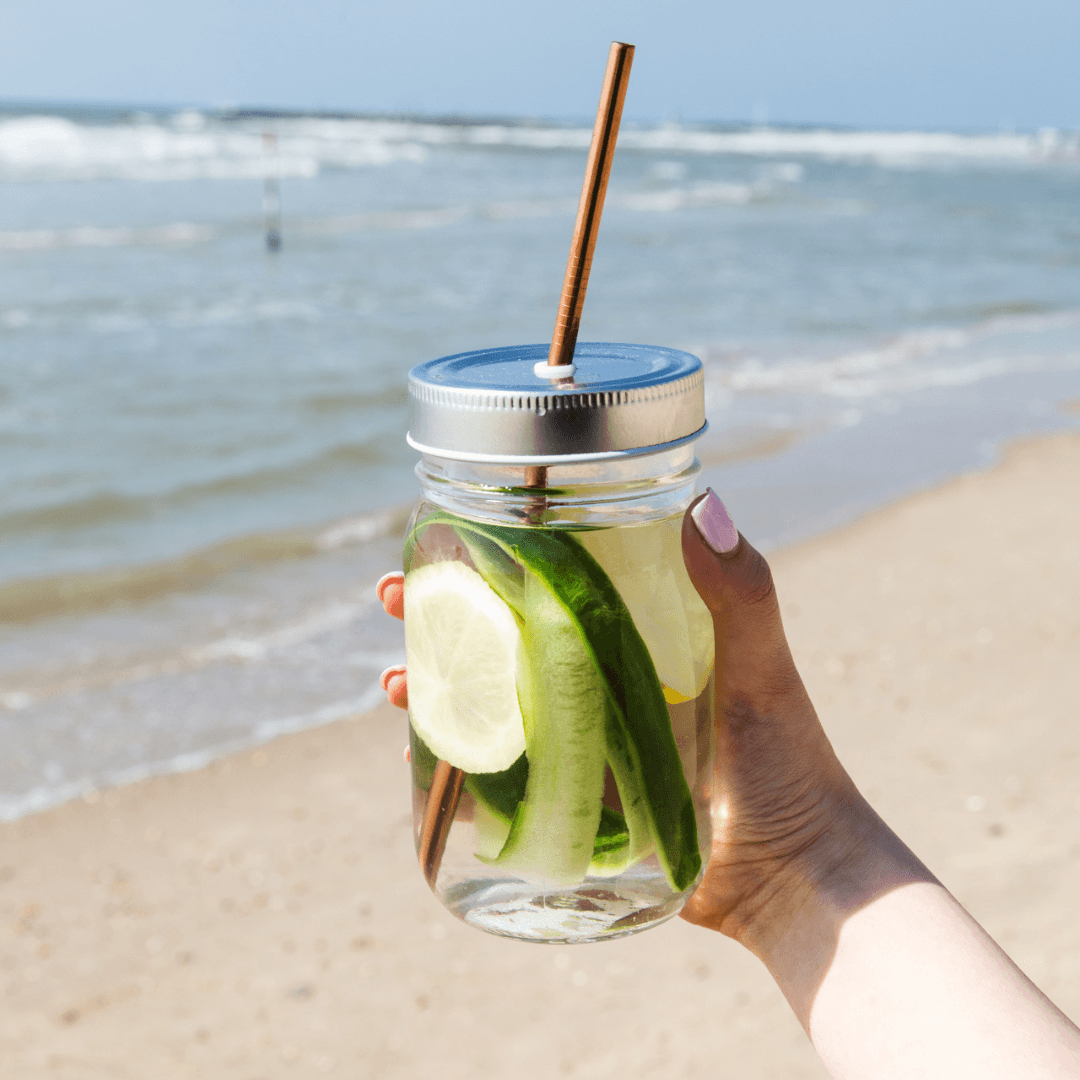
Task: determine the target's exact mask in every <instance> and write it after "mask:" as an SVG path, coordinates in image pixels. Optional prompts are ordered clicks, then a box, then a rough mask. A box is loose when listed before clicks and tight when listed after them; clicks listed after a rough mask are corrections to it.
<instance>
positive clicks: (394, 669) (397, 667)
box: [379, 664, 405, 690]
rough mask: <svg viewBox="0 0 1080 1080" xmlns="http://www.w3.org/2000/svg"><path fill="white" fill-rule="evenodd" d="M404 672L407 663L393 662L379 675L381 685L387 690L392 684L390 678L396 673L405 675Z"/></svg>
mask: <svg viewBox="0 0 1080 1080" xmlns="http://www.w3.org/2000/svg"><path fill="white" fill-rule="evenodd" d="M404 674H405V665H404V664H392V665H391V666H390V667H388V668H387V669H386V670H385V671H384V672H383V673H382V674H381V675H380V676H379V685H380V686H381V687H382V688H383V689H384V690H385V689H386V688H387V686H389V685H390V680H391V679H392V678H393V677H394V676H395V675H404Z"/></svg>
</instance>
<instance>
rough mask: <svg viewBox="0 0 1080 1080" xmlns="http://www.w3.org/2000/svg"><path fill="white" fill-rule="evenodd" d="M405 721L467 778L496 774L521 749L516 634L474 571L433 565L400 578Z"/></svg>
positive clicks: (503, 609)
mask: <svg viewBox="0 0 1080 1080" xmlns="http://www.w3.org/2000/svg"><path fill="white" fill-rule="evenodd" d="M405 652H406V658H407V660H408V665H409V719H410V721H411V722H412V725H413V727H414V728H415V729H416V733H417V734H418V735H419V736H420V737H421V738H422V739H423V740H424V742H426V743H427V745H428V746H429V747H430V748H431V749H432V751H434V753H435V754H436V755H437V756H438V757H440V758H442V759H443V760H444V761H447V762H449V763H450V764H451V765H454V766H455V767H457V768H459V769H462V770H464V771H465V772H468V773H488V772H501V771H502V770H503V769H508V768H509V767H510V766H511V765H513V763H514V762H515V761H516V760H517V759H518V758H519V757H520V756H521V754H522V752H523V751H524V750H525V726H524V723H523V721H522V718H521V707H520V706H519V704H518V696H517V677H518V665H519V663H520V662H521V661H520V658H521V653H522V648H521V632H520V630H519V629H518V625H517V621H516V620H515V619H514V615H513V612H511V610H510V608H509V607H508V606H507V605H506V603H505V602H504V601H503V600H501V599H500V598H499V597H498V595H497V594H496V593H495V591H494V590H493V589H492V588H491V586H489V585H488V584H487V582H486V581H484V579H483V578H482V577H481V576H480V575H479V574H478V573H477V572H476V571H475V570H473V569H472V568H471V567H468V566H465V565H464V563H458V562H437V563H429V564H428V565H427V566H421V567H419V568H417V569H416V570H412V571H410V573H409V574H407V575H406V577H405Z"/></svg>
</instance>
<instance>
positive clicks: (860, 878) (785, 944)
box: [729, 785, 937, 1024]
mask: <svg viewBox="0 0 1080 1080" xmlns="http://www.w3.org/2000/svg"><path fill="white" fill-rule="evenodd" d="M914 882H931V883H935V884H936V883H937V879H936V878H935V877H934V876H933V874H931V873H930V871H929V870H928V869H927V868H926V867H925V866H924V865H923V863H922V862H921V861H920V860H919V859H918V858H917V857H916V856H915V855H914V853H913V852H912V851H911V850H910V849H909V848H908V847H907V845H906V844H904V843H903V841H901V840H900V838H899V837H898V836H897V835H896V834H895V833H894V832H893V831H892V829H890V828H889V827H888V825H886V824H885V822H884V821H883V820H882V819H881V818H880V817H879V816H878V814H877V813H876V812H875V811H874V810H873V808H872V807H871V806H870V805H869V803H867V802H866V800H865V799H864V798H863V797H862V796H861V795H860V794H859V793H858V791H857V790H856V789H855V788H854V786H853V785H852V787H851V790H850V793H848V794H847V795H845V797H844V798H843V799H842V800H838V805H837V807H836V809H835V810H834V811H833V812H831V813H830V814H829V815H827V816H826V818H825V821H823V822H822V824H821V827H820V829H819V830H818V831H817V834H816V835H815V836H814V837H813V839H810V840H808V841H807V843H806V845H805V847H803V848H802V849H801V850H799V851H798V852H797V853H796V854H794V855H793V856H792V857H791V858H789V859H788V860H787V861H786V862H785V864H784V865H783V866H782V867H780V868H778V869H777V871H776V873H775V874H774V875H773V877H772V879H771V880H770V882H769V885H768V888H767V890H766V889H763V890H761V892H760V895H759V896H758V897H756V898H755V899H756V902H751V903H748V904H747V905H745V907H744V909H743V911H742V913H741V916H740V921H739V923H738V924H737V925H735V926H732V927H731V928H730V929H729V932H730V933H731V936H732V937H734V938H735V939H736V940H737V941H739V942H740V943H741V944H742V945H744V946H745V947H746V948H748V949H749V950H750V951H751V952H752V953H754V955H755V956H757V957H758V958H759V959H760V960H761V961H762V962H763V963H764V964H765V966H766V967H767V968H768V969H769V971H770V973H771V974H772V975H773V977H774V978H775V979H776V981H777V983H778V984H779V986H780V988H781V990H782V991H783V992H784V995H785V996H786V997H787V998H788V1000H789V1002H790V1003H791V1005H792V1007H793V1008H794V1009H795V1012H796V1014H797V1015H798V1016H799V1018H800V1020H801V1021H802V1022H803V1023H804V1024H806V1022H807V1020H808V1016H809V1009H810V1005H811V1004H812V1002H813V997H814V993H815V992H816V989H817V987H818V985H820V982H821V979H822V978H823V977H824V973H825V972H826V971H827V970H828V967H829V964H830V963H831V961H832V957H833V955H834V953H835V950H836V942H837V939H838V937H839V933H840V929H841V927H842V926H843V924H844V922H845V921H846V919H847V918H848V917H850V916H851V915H852V914H853V913H854V912H856V911H858V910H860V909H861V908H863V907H865V906H866V905H867V904H869V903H871V902H872V901H873V900H874V899H876V898H877V897H879V896H881V895H883V894H885V893H887V892H891V891H892V890H893V889H896V888H899V887H901V886H902V885H907V884H911V883H914Z"/></svg>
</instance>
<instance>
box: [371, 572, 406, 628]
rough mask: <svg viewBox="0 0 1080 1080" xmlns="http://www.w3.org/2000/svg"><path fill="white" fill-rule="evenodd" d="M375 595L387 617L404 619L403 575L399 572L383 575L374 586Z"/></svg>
mask: <svg viewBox="0 0 1080 1080" xmlns="http://www.w3.org/2000/svg"><path fill="white" fill-rule="evenodd" d="M375 595H376V596H377V597H378V598H379V602H380V603H381V604H382V606H383V609H384V610H385V612H386V614H387V615H392V616H393V617H394V618H395V619H403V618H405V575H404V574H403V573H402V572H401V571H400V570H392V571H391V572H390V573H389V574H383V576H382V577H381V578H379V580H378V582H377V583H376V585H375Z"/></svg>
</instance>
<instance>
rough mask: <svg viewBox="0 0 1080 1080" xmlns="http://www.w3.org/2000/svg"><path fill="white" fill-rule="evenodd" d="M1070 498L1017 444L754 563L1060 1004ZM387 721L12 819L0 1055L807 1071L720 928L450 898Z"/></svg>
mask: <svg viewBox="0 0 1080 1080" xmlns="http://www.w3.org/2000/svg"><path fill="white" fill-rule="evenodd" d="M721 494H723V493H722V492H721ZM1078 496H1080V437H1078V436H1076V435H1063V436H1056V437H1050V438H1045V439H1038V440H1029V441H1025V442H1021V443H1018V444H1014V445H1013V446H1011V447H1009V448H1008V449H1007V451H1006V452H1005V454H1004V460H1003V462H1002V463H1001V464H1000V465H998V466H997V467H995V468H993V469H992V470H990V471H987V472H981V473H971V474H968V475H964V476H961V477H959V478H957V479H954V480H951V481H949V482H947V483H945V484H943V485H942V486H940V487H937V488H935V489H933V490H929V491H924V492H922V493H919V494H916V495H913V496H910V497H908V498H905V499H903V500H902V501H900V502H897V503H894V504H893V505H890V506H887V507H885V508H883V509H879V510H875V511H873V512H871V513H869V514H868V515H866V516H863V517H861V518H860V519H858V520H857V521H855V522H853V523H851V524H849V525H845V526H843V527H841V528H839V529H837V530H835V531H832V532H829V533H825V534H823V535H819V536H817V537H814V538H811V539H809V540H805V541H802V542H800V543H798V544H796V545H794V546H790V547H786V548H783V549H781V550H778V551H776V552H774V553H773V554H772V555H771V556H770V561H771V563H772V565H773V569H774V572H775V576H776V580H777V586H778V589H779V592H780V598H781V605H782V609H783V613H784V618H785V623H786V625H787V628H788V633H789V637H790V640H791V644H792V648H793V651H794V654H795V658H796V661H797V663H798V665H799V668H800V670H801V671H802V673H803V676H804V678H805V680H806V683H807V685H808V687H809V690H810V693H811V696H812V698H813V700H814V701H815V703H816V705H817V707H818V710H819V713H820V714H821V717H822V720H823V723H824V725H825V727H826V730H827V731H828V733H829V735H830V737H831V738H832V740H833V742H834V745H835V746H836V749H837V752H838V754H839V756H840V758H841V760H842V761H843V762H844V763H845V765H846V766H847V768H848V769H849V771H850V772H851V773H852V775H853V776H854V778H855V780H856V782H857V783H858V784H859V786H860V787H861V789H862V790H863V792H864V793H865V794H866V795H867V797H868V798H869V799H870V801H871V803H872V804H873V805H874V806H875V808H876V809H877V810H878V811H879V812H880V813H881V814H882V815H883V817H884V818H885V819H886V820H887V821H888V822H889V823H890V824H891V825H892V826H893V827H894V828H895V829H896V830H897V832H898V833H899V834H900V836H901V837H902V838H903V839H904V840H906V841H907V842H908V843H909V844H910V845H911V847H912V848H913V849H914V850H915V851H916V852H917V853H918V854H919V855H920V856H921V857H922V858H923V860H924V861H925V862H926V863H927V864H928V865H929V866H930V868H931V870H933V871H934V872H935V873H936V874H937V875H938V876H939V877H940V878H941V880H942V881H943V883H944V884H945V885H946V886H947V887H948V888H949V889H951V890H952V891H953V892H954V893H955V894H956V895H957V896H958V897H959V899H960V900H961V902H962V903H964V904H965V905H966V906H967V907H968V909H969V910H970V911H971V912H972V913H973V914H974V915H975V917H976V918H977V919H979V920H980V921H981V922H982V923H983V925H984V926H986V928H987V929H988V930H989V932H990V933H991V934H992V935H993V936H994V937H995V938H996V939H997V940H998V941H999V942H1000V943H1001V944H1002V946H1003V947H1004V948H1005V949H1006V950H1007V951H1008V952H1009V953H1010V955H1011V956H1012V957H1013V958H1014V959H1015V960H1016V961H1017V962H1018V963H1019V964H1020V965H1021V967H1022V968H1023V969H1024V970H1025V971H1026V972H1027V973H1028V975H1029V976H1030V977H1031V978H1032V979H1033V980H1034V981H1035V982H1036V983H1037V984H1038V985H1039V986H1040V987H1041V988H1042V989H1043V990H1045V991H1046V992H1047V993H1048V994H1049V995H1050V996H1051V997H1052V998H1053V999H1054V1001H1055V1002H1056V1003H1057V1004H1058V1005H1059V1006H1060V1007H1061V1008H1062V1009H1063V1010H1064V1011H1065V1012H1066V1013H1067V1014H1068V1015H1069V1016H1071V1017H1072V1018H1073V1019H1078V1018H1080V979H1078V975H1080V923H1078V921H1077V918H1076V904H1075V897H1076V896H1077V895H1078V893H1080V796H1078V795H1077V791H1078V790H1080V788H1078V785H1077V783H1076V775H1077V768H1078V763H1080V727H1078V725H1077V722H1076V721H1077V718H1078V712H1080V664H1077V662H1076V659H1077V656H1078V654H1080V543H1078V542H1077V537H1078V535H1080V497H1078ZM736 523H737V524H738V521H737V522H736ZM749 539H751V541H752V540H753V539H754V538H753V536H751V537H749ZM405 740H406V736H405V721H404V717H403V716H402V715H401V714H400V713H396V712H395V711H394V710H391V709H390V708H389V707H387V706H382V707H379V708H377V709H375V710H373V711H370V712H366V713H358V714H356V715H353V716H350V717H348V718H346V719H342V720H339V721H337V722H335V723H331V724H328V725H326V726H323V727H319V728H316V729H312V730H306V731H302V732H299V733H296V734H291V735H286V736H283V737H281V738H278V739H277V740H275V741H272V742H270V743H268V744H266V745H265V746H260V747H257V748H254V749H251V748H248V749H245V750H244V751H242V752H240V753H236V754H233V755H232V756H230V757H225V758H221V759H219V760H217V761H214V762H213V763H211V764H210V765H208V766H207V767H205V768H203V769H201V770H198V771H193V772H189V773H185V774H180V775H170V776H158V777H151V778H148V779H145V780H142V781H140V782H138V783H135V784H131V785H128V786H125V787H119V788H113V789H103V790H100V791H89V792H87V793H86V794H85V795H84V796H83V797H82V798H78V799H75V800H74V801H71V802H68V803H66V804H65V805H62V806H59V807H56V808H54V809H50V810H47V811H44V812H41V813H38V814H33V815H30V816H27V817H24V818H22V819H20V820H17V821H14V822H10V823H8V824H5V825H3V826H2V830H3V845H2V851H3V854H2V855H0V924H2V929H0V979H2V985H3V988H4V1003H5V1007H4V1009H3V1013H2V1015H0V1071H2V1073H3V1074H4V1075H5V1076H18V1077H19V1078H20V1080H36V1078H38V1077H42V1078H44V1077H49V1078H55V1080H89V1078H93V1077H109V1078H110V1080H114V1078H115V1080H123V1078H127V1077H131V1078H139V1080H143V1078H146V1077H178V1078H187V1077H191V1078H195V1077H200V1078H202V1077H214V1078H215V1080H275V1078H278V1077H291V1076H319V1075H332V1076H347V1077H363V1078H367V1077H372V1078H374V1077H379V1078H380V1080H383V1078H389V1080H394V1078H402V1080H405V1078H410V1080H412V1078H415V1077H421V1076H429V1075H430V1076H434V1075H438V1076H439V1077H441V1078H444V1080H458V1078H462V1080H463V1078H465V1077H475V1076H494V1077H502V1076H506V1077H509V1076H513V1077H515V1078H526V1080H529V1078H534V1077H535V1078H537V1080H539V1078H541V1077H543V1078H549V1077H552V1076H562V1075H565V1076H578V1077H588V1078H593V1077H595V1078H604V1077H609V1076H610V1077H615V1076H618V1077H633V1078H636V1077H642V1078H643V1077H654V1076H695V1075H701V1076H706V1075H707V1076H714V1077H715V1076H720V1077H725V1078H726V1077H731V1078H739V1080H743V1078H745V1080H764V1078H766V1077H777V1076H785V1077H791V1078H803V1077H806V1078H811V1077H823V1076H825V1073H824V1070H823V1068H822V1067H821V1065H820V1064H819V1063H818V1061H817V1059H816V1057H815V1055H814V1052H813V1049H812V1048H811V1046H810V1045H809V1043H808V1041H807V1039H806V1037H805V1036H804V1034H803V1033H802V1031H801V1029H800V1028H799V1026H798V1024H797V1023H796V1022H795V1020H794V1018H793V1017H792V1015H791V1014H790V1012H789V1010H788V1008H787V1006H786V1004H785V1002H784V1001H783V999H782V997H781V996H780V994H779V992H778V991H777V990H776V988H775V987H774V986H773V984H772V982H771V980H770V979H769V977H768V976H767V974H766V973H765V971H764V969H763V968H762V967H761V966H760V965H759V964H758V963H757V961H755V960H754V959H753V958H752V957H751V956H750V955H749V954H748V953H745V952H744V951H743V950H742V949H741V948H740V947H739V946H738V945H736V944H734V943H733V942H731V941H728V940H726V939H724V938H721V937H719V936H717V935H713V934H710V933H708V932H706V931H704V930H700V929H697V928H694V927H691V926H689V925H687V924H685V923H683V922H681V921H679V920H674V921H672V922H671V923H669V924H667V925H665V926H663V927H660V928H658V929H656V930H653V931H650V932H649V933H646V934H642V935H639V936H637V937H632V938H627V939H623V940H619V941H614V942H610V943H603V944H599V945H594V946H588V947H580V946H579V947H576V948H561V947H537V946H533V945H528V944H522V943H517V942H510V941H506V940H501V939H498V938H494V937H488V936H485V935H483V934H480V933H478V932H477V931H475V930H473V929H470V928H468V927H466V926H465V925H464V924H461V923H458V922H457V921H456V920H455V919H454V918H453V917H452V916H450V915H449V914H448V913H446V912H445V911H443V910H442V909H441V907H440V906H439V905H438V904H437V903H436V901H435V900H434V899H433V898H432V896H431V895H430V893H429V892H428V890H427V887H426V886H425V884H424V882H423V879H422V877H421V875H420V873H419V871H418V869H417V867H416V864H415V857H414V855H413V847H412V843H413V841H412V828H411V815H410V801H409V787H408V775H407V766H406V764H405V762H404V760H403V756H402V749H403V747H404V744H405Z"/></svg>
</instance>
